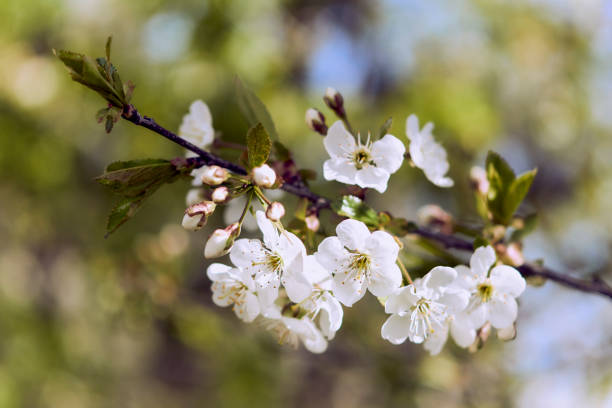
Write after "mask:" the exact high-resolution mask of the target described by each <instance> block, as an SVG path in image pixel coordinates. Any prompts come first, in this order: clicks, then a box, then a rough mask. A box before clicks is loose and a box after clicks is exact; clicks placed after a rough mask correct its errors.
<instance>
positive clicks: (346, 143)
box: [323, 120, 356, 158]
mask: <svg viewBox="0 0 612 408" xmlns="http://www.w3.org/2000/svg"><path fill="white" fill-rule="evenodd" d="M323 145H324V146H325V150H327V153H329V155H330V156H331V157H332V158H334V157H345V156H346V154H347V153H349V152H353V151H355V149H356V143H355V138H354V137H353V135H351V134H350V133H349V132H348V131H347V130H346V128H345V127H344V124H343V123H342V121H341V120H338V121H336V122H334V124H333V125H331V126H330V127H329V129H328V130H327V136H325V138H324V139H323Z"/></svg>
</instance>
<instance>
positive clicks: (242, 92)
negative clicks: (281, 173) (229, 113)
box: [235, 77, 278, 141]
mask: <svg viewBox="0 0 612 408" xmlns="http://www.w3.org/2000/svg"><path fill="white" fill-rule="evenodd" d="M235 83H236V98H237V99H238V107H239V108H240V111H241V112H242V114H243V115H244V117H245V119H246V120H247V122H248V124H249V126H255V125H256V124H257V123H261V124H262V125H263V127H264V128H266V130H267V131H268V134H269V135H270V136H271V137H272V139H273V140H275V141H277V140H278V133H277V132H276V127H275V126H274V122H273V121H272V116H270V113H269V112H268V109H267V108H266V105H264V103H263V102H262V101H261V100H260V99H259V98H258V97H257V95H255V93H254V92H253V91H252V90H251V89H250V88H249V87H247V86H246V85H245V84H244V83H243V82H242V81H241V80H240V78H238V77H236V81H235Z"/></svg>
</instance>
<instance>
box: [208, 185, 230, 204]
mask: <svg viewBox="0 0 612 408" xmlns="http://www.w3.org/2000/svg"><path fill="white" fill-rule="evenodd" d="M228 196H229V189H228V188H227V187H225V186H221V187H217V188H215V189H214V191H213V192H212V200H213V201H214V202H215V203H217V204H219V203H222V202H224V201H225V200H227V197H228Z"/></svg>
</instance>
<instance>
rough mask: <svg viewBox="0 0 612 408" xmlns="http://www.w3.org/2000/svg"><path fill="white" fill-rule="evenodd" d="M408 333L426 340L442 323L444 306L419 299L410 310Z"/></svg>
mask: <svg viewBox="0 0 612 408" xmlns="http://www.w3.org/2000/svg"><path fill="white" fill-rule="evenodd" d="M411 310H412V313H410V331H411V332H412V333H413V334H414V335H416V336H418V337H422V338H423V339H426V338H427V337H428V336H429V335H430V334H432V333H434V331H435V328H436V327H440V326H441V325H442V322H443V321H444V316H445V315H444V306H442V305H441V304H439V303H437V302H434V301H432V300H429V299H425V298H420V299H419V300H418V301H417V302H416V304H415V305H414V306H412V308H411Z"/></svg>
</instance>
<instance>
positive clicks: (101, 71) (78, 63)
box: [53, 50, 124, 108]
mask: <svg viewBox="0 0 612 408" xmlns="http://www.w3.org/2000/svg"><path fill="white" fill-rule="evenodd" d="M53 52H54V53H55V55H56V56H57V57H58V58H59V59H60V60H61V61H62V62H63V63H64V65H65V66H66V67H67V68H68V72H69V73H70V76H71V77H72V80H73V81H76V82H79V83H81V84H83V85H85V86H86V87H88V88H89V89H91V90H93V91H96V92H97V93H98V94H99V95H100V96H102V97H103V98H104V99H106V100H107V101H108V102H109V103H110V104H111V105H113V106H116V107H118V108H123V105H124V101H123V97H122V95H121V93H119V92H117V90H116V89H115V87H114V86H113V85H114V84H112V83H111V81H112V79H111V78H106V67H105V66H102V65H100V62H99V61H95V60H94V59H93V58H90V57H88V56H87V55H83V54H78V53H76V52H71V51H62V50H60V51H55V50H54V51H53ZM104 61H106V60H104ZM117 78H118V77H117Z"/></svg>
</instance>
